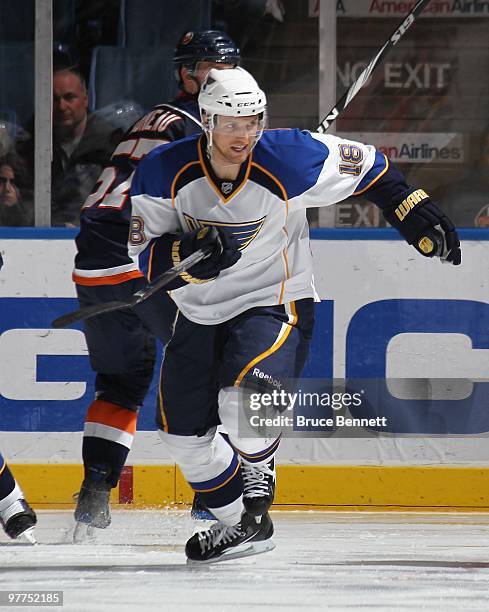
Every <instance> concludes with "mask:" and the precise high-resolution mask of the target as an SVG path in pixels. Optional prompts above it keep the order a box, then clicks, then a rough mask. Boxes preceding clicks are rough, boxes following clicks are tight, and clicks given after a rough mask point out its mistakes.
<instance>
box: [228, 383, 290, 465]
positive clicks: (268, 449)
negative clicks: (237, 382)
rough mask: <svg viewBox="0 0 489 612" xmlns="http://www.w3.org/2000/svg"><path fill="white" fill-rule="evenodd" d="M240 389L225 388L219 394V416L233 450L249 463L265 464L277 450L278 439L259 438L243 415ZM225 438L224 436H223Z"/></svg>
mask: <svg viewBox="0 0 489 612" xmlns="http://www.w3.org/2000/svg"><path fill="white" fill-rule="evenodd" d="M243 410H244V402H243V396H242V391H241V389H239V388H237V387H225V388H224V389H221V391H220V392H219V416H220V418H221V422H222V424H223V426H224V427H225V429H226V431H227V437H228V438H229V442H230V443H231V445H232V446H233V447H234V449H235V450H236V451H237V452H238V453H239V454H240V455H241V457H242V458H243V459H244V460H245V461H248V462H249V463H255V464H259V463H266V462H267V461H269V460H270V457H271V456H272V455H273V454H274V453H275V451H276V450H277V448H278V445H279V442H280V438H277V437H276V436H274V437H260V436H259V434H258V433H257V432H256V431H255V430H254V429H253V428H252V427H251V425H250V423H249V421H248V420H247V418H246V415H245V414H241V415H240V411H243ZM224 437H226V434H224Z"/></svg>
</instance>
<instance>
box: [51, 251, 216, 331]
mask: <svg viewBox="0 0 489 612" xmlns="http://www.w3.org/2000/svg"><path fill="white" fill-rule="evenodd" d="M213 248H214V247H213V245H210V246H208V247H206V248H202V249H199V250H198V251H195V253H192V254H191V255H189V256H188V257H186V258H185V259H183V260H182V261H181V262H180V263H179V264H178V265H176V266H173V268H170V269H169V270H167V271H166V272H163V274H160V276H158V277H157V278H155V280H154V281H152V282H151V283H149V284H148V285H146V287H144V288H143V289H140V290H139V291H137V292H136V293H134V295H132V296H131V297H130V299H128V300H127V301H117V300H115V301H112V302H104V303H101V304H93V305H92V306H86V307H85V308H80V309H79V310H74V311H73V312H68V313H67V314H64V315H62V316H61V317H58V318H57V319H55V320H54V321H53V322H52V324H51V325H52V326H53V327H55V328H60V327H66V326H67V325H70V324H71V323H76V322H77V321H84V320H86V319H90V318H91V317H96V316H98V315H100V314H104V313H107V312H112V311H114V310H123V309H125V308H132V307H133V306H136V304H139V303H140V302H143V301H144V300H146V299H147V298H149V297H150V296H151V295H153V294H154V293H156V292H157V291H159V290H160V289H162V288H163V287H164V286H165V285H167V284H168V283H169V282H171V281H172V280H173V279H175V278H176V277H177V276H178V275H179V274H181V273H182V272H185V271H186V270H188V269H189V268H191V267H192V266H194V265H195V264H196V263H199V261H202V260H203V259H204V258H205V257H207V255H209V253H210V251H211V250H212V249H213Z"/></svg>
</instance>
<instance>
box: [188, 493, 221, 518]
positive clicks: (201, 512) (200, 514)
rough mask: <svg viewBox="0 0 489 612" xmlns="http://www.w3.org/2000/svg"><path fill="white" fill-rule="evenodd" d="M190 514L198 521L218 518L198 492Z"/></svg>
mask: <svg viewBox="0 0 489 612" xmlns="http://www.w3.org/2000/svg"><path fill="white" fill-rule="evenodd" d="M190 516H191V517H192V518H193V519H196V520H198V521H215V520H217V519H216V517H215V516H214V515H213V514H212V512H211V511H210V510H209V509H208V508H207V507H206V505H205V504H204V502H203V501H202V497H201V496H200V495H199V494H198V493H196V494H195V495H194V501H193V503H192V510H191V511H190Z"/></svg>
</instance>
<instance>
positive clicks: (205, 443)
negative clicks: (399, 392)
mask: <svg viewBox="0 0 489 612" xmlns="http://www.w3.org/2000/svg"><path fill="white" fill-rule="evenodd" d="M199 106H200V110H201V116H202V122H203V126H204V135H202V136H192V137H189V138H186V139H184V140H182V141H180V142H176V143H172V144H170V145H165V146H163V147H160V148H158V149H156V150H155V151H153V152H152V153H150V154H149V155H148V156H147V157H146V158H145V159H144V160H142V162H141V163H140V164H139V166H138V168H137V171H136V174H135V176H134V179H133V182H132V187H131V200H132V210H133V216H132V219H131V231H130V241H129V252H130V254H131V255H132V256H133V257H135V258H138V259H137V260H138V262H139V268H140V270H141V271H142V272H143V273H144V274H145V275H146V277H147V278H148V279H149V280H151V279H154V277H156V276H157V275H159V274H160V273H161V272H163V271H165V270H166V269H168V268H169V267H171V266H172V265H175V264H177V263H178V262H180V261H181V260H182V259H183V258H185V257H186V256H188V255H189V254H190V253H191V252H193V251H195V250H197V249H198V248H200V247H201V246H203V245H205V244H208V243H214V250H213V252H212V254H211V255H210V256H209V257H208V258H207V259H205V260H204V261H202V262H200V263H198V264H196V265H195V266H193V267H192V268H190V270H189V271H188V272H187V273H182V274H181V275H180V277H179V278H178V279H177V280H175V281H173V284H172V285H169V289H171V290H172V298H173V300H174V301H175V303H176V304H177V306H178V313H177V317H176V320H175V323H174V332H173V336H172V339H171V340H170V341H169V343H168V345H167V348H166V352H165V358H164V361H163V365H162V371H161V377H160V393H159V402H158V409H157V419H158V424H159V427H160V435H161V439H162V440H163V442H164V444H165V446H166V449H167V451H168V452H169V453H170V455H171V456H172V457H173V458H174V460H175V461H176V462H177V464H178V465H179V466H180V468H181V470H182V472H183V474H184V476H185V478H186V480H187V482H188V483H189V484H190V486H191V487H192V488H193V489H194V491H198V492H200V493H201V495H202V498H203V500H204V502H205V504H206V505H207V506H208V507H209V508H210V509H211V510H212V512H213V513H214V515H215V516H216V517H217V518H218V523H217V524H215V525H213V526H212V527H211V528H210V529H209V530H208V531H205V532H203V533H199V534H195V535H194V536H192V538H190V540H189V541H188V542H187V545H186V554H187V557H188V558H189V559H190V560H192V561H194V562H201V563H202V562H207V563H208V562H212V561H216V560H220V559H226V558H230V557H231V558H232V557H237V556H243V555H247V554H256V553H258V552H265V551H267V550H270V549H271V548H273V544H272V542H271V540H270V537H271V535H272V533H273V525H272V522H271V520H270V517H269V515H268V513H267V510H268V506H269V505H270V503H271V501H272V499H273V487H274V464H273V457H274V454H275V452H276V450H277V448H278V445H279V439H267V438H260V437H255V438H246V437H244V436H242V435H240V433H241V431H240V430H239V428H238V425H237V422H238V419H237V417H238V413H239V410H240V408H241V405H240V401H241V400H242V397H243V393H244V392H245V390H246V389H247V388H253V387H254V386H255V385H256V384H257V383H259V382H260V381H259V380H258V379H259V378H260V373H262V378H263V379H265V380H273V381H283V382H284V384H286V380H288V379H294V378H297V377H298V376H299V375H300V372H301V370H302V367H303V365H304V362H305V359H306V356H307V352H308V347H309V340H310V338H311V334H312V327H313V319H314V314H313V302H314V301H316V300H317V296H316V292H315V289H314V279H313V273H312V259H311V252H310V247H309V235H308V224H307V220H306V209H307V208H308V207H315V206H326V205H331V204H334V203H336V202H340V201H342V200H344V199H345V198H347V197H350V196H352V195H358V194H363V195H364V196H365V197H367V198H368V199H369V200H370V201H372V202H374V203H375V204H376V205H378V206H379V207H380V208H381V209H382V211H383V214H384V216H385V218H386V219H387V220H388V221H389V223H391V224H392V225H394V226H395V227H396V228H397V229H398V230H399V231H400V233H401V234H402V235H403V236H404V238H405V239H406V240H407V242H408V243H409V244H411V245H413V246H414V247H415V248H416V250H417V251H418V252H419V253H421V254H422V255H425V256H428V257H431V256H439V257H440V258H441V259H443V260H445V261H448V262H450V263H452V264H454V265H458V264H459V263H460V261H461V256H460V245H459V240H458V236H457V233H456V231H455V228H454V227H453V225H452V223H451V222H450V220H449V219H448V218H447V217H446V216H445V215H444V214H443V212H442V211H441V210H440V209H439V208H438V207H437V206H436V205H435V204H433V203H432V202H431V201H430V199H429V197H428V195H427V194H426V193H425V192H424V191H423V190H422V189H416V188H413V187H410V186H408V185H407V184H406V182H405V179H404V177H403V176H402V174H401V173H400V172H399V171H398V170H397V169H396V168H395V167H394V166H393V165H392V164H391V163H390V162H389V160H388V159H387V158H386V157H385V156H384V155H382V154H381V153H379V152H378V151H376V150H375V148H374V147H373V146H370V145H365V144H361V143H357V142H351V141H347V140H342V139H339V138H336V137H334V136H329V135H321V134H315V133H310V132H306V131H299V130H268V131H267V130H265V128H266V98H265V94H264V92H263V91H261V89H260V88H259V86H258V85H257V83H256V81H255V80H254V78H253V77H252V76H251V75H250V74H249V73H248V72H246V71H244V70H242V69H240V68H236V69H233V70H228V71H221V72H218V71H215V70H211V71H210V73H209V76H208V78H207V81H206V83H205V84H204V86H203V87H202V90H201V93H200V95H199ZM216 235H217V236H218V239H217V240H216V239H215V236H216ZM219 423H222V424H223V425H224V426H225V427H226V429H227V431H228V437H224V436H222V435H219V434H217V435H216V426H217V425H218V424H219ZM243 466H245V467H246V469H245V470H244V471H245V473H246V476H245V477H246V478H247V479H250V478H254V481H255V483H256V484H257V486H258V483H260V485H261V487H262V488H266V489H267V491H268V492H269V498H268V499H269V503H267V504H264V503H263V497H262V498H261V499H260V504H259V506H258V507H257V506H255V504H254V503H253V498H248V499H244V500H243V469H242V467H243Z"/></svg>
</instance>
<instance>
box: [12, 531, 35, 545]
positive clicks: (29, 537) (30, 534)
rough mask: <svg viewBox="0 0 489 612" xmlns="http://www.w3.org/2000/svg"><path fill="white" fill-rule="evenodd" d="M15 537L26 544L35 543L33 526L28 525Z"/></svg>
mask: <svg viewBox="0 0 489 612" xmlns="http://www.w3.org/2000/svg"><path fill="white" fill-rule="evenodd" d="M17 539H18V540H20V541H21V542H26V543H27V544H37V540H36V538H35V536H34V527H29V529H26V530H25V531H24V532H22V533H21V534H19V535H18V536H17Z"/></svg>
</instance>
